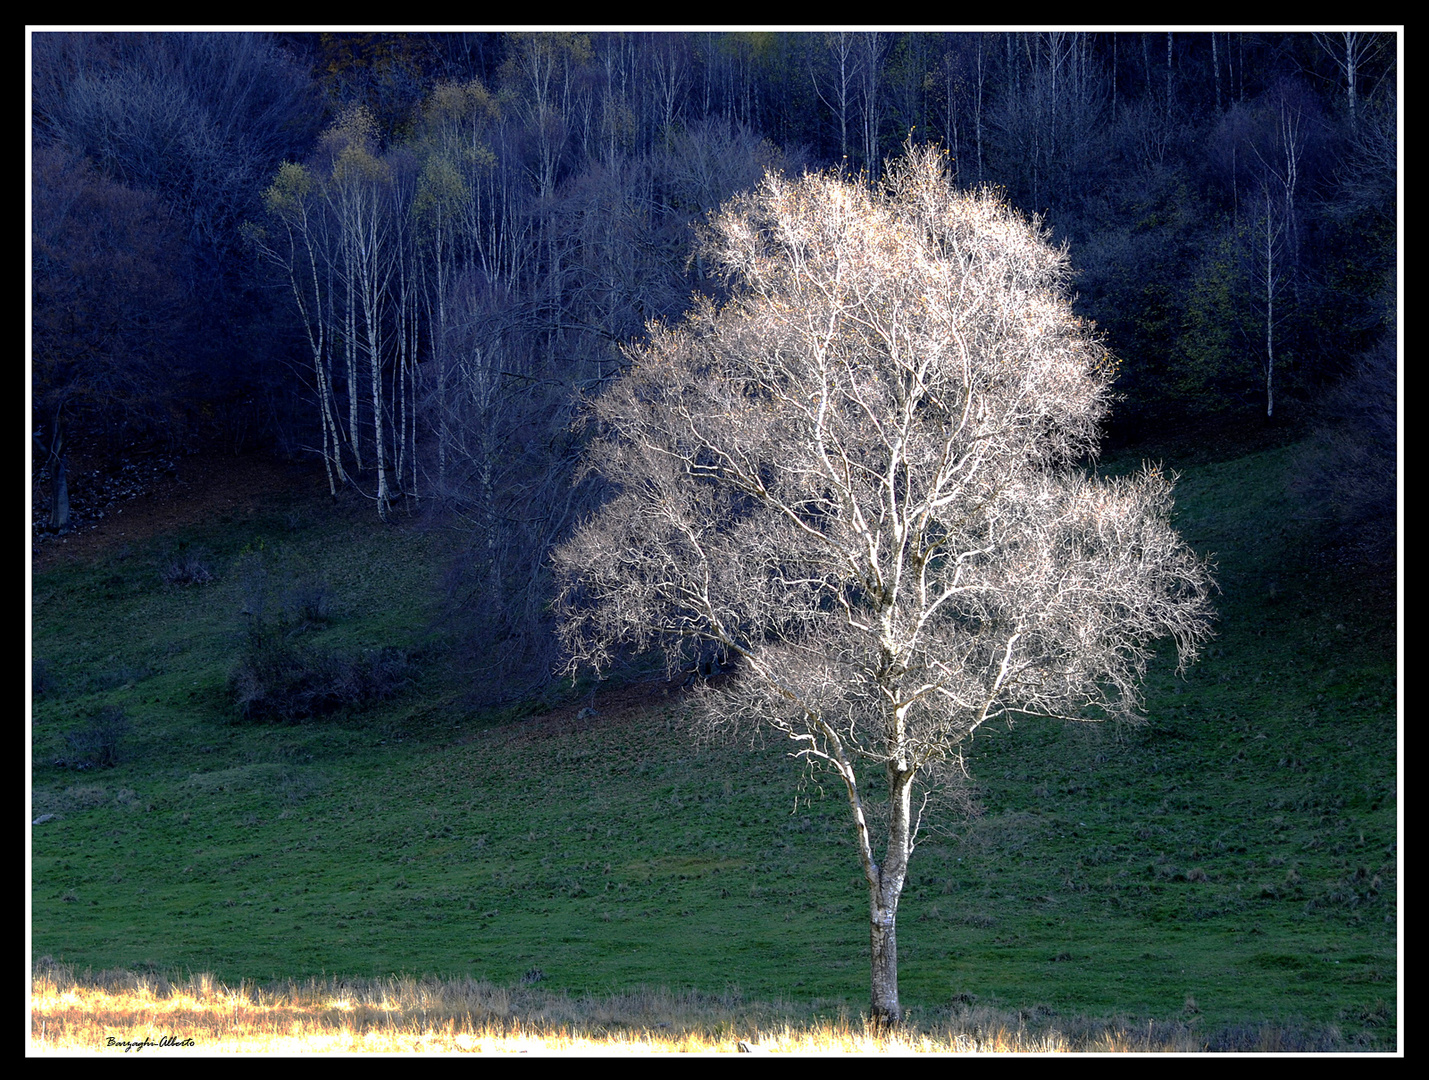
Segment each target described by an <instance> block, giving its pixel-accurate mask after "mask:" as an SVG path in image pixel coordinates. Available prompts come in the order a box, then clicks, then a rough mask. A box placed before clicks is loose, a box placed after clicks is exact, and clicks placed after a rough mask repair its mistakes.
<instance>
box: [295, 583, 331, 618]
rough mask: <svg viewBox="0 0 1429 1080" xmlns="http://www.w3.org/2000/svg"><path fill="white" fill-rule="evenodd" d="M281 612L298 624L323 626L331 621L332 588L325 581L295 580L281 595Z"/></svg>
mask: <svg viewBox="0 0 1429 1080" xmlns="http://www.w3.org/2000/svg"><path fill="white" fill-rule="evenodd" d="M283 613H284V615H285V616H287V618H288V619H289V621H291V622H294V623H297V624H298V625H300V626H325V625H327V624H328V623H329V622H331V621H332V589H331V588H330V587H329V586H328V584H327V582H325V581H321V580H317V579H309V580H306V581H299V582H295V583H294V584H293V585H291V586H290V587H289V588H288V591H287V593H286V594H285V595H284V597H283Z"/></svg>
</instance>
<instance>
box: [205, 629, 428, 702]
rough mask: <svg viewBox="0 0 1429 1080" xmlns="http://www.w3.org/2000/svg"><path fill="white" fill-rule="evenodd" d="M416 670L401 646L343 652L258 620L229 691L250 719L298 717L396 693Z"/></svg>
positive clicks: (234, 673) (232, 678)
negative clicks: (308, 642)
mask: <svg viewBox="0 0 1429 1080" xmlns="http://www.w3.org/2000/svg"><path fill="white" fill-rule="evenodd" d="M413 674H414V667H413V664H412V661H411V659H410V657H409V656H408V654H407V653H406V652H405V651H404V650H401V649H396V648H392V647H390V646H389V647H385V648H381V649H375V650H369V651H367V652H364V653H360V654H358V655H356V656H349V655H342V654H338V653H334V652H331V651H329V650H327V649H320V648H317V647H314V646H310V645H306V644H302V643H299V642H296V641H294V640H293V638H292V637H291V636H290V635H289V634H288V633H286V632H285V628H284V627H283V626H281V625H280V626H278V627H273V628H263V627H260V626H255V627H254V628H252V629H251V630H250V632H249V636H248V642H247V645H246V647H245V648H244V650H243V653H242V655H241V657H240V658H239V661H238V664H237V666H236V667H235V668H234V670H233V674H232V675H231V676H230V678H229V692H230V694H231V696H232V698H233V700H234V704H235V705H237V707H238V712H239V715H240V716H241V717H242V718H243V719H244V720H253V721H257V722H260V723H298V722H300V721H303V720H308V719H312V718H314V717H319V716H326V715H329V714H331V713H334V712H337V711H338V710H340V709H343V708H348V707H352V708H359V707H361V706H363V705H366V704H369V703H371V702H373V701H379V700H384V699H386V698H389V697H392V696H393V695H395V694H397V693H398V692H400V691H401V690H402V689H403V688H404V687H405V686H407V685H408V684H409V683H410V682H411V681H412V676H413Z"/></svg>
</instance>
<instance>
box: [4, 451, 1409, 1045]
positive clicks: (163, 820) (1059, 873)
mask: <svg viewBox="0 0 1429 1080" xmlns="http://www.w3.org/2000/svg"><path fill="white" fill-rule="evenodd" d="M1293 453H1294V449H1293V448H1272V449H1267V450H1262V451H1258V452H1256V453H1252V454H1249V455H1248V456H1245V457H1242V458H1240V459H1238V460H1235V461H1228V462H1218V463H1217V462H1211V463H1203V464H1197V465H1195V466H1194V467H1188V468H1187V470H1186V472H1185V475H1184V476H1183V478H1182V480H1181V483H1180V485H1179V488H1178V507H1179V511H1180V526H1181V528H1182V530H1183V532H1184V534H1185V535H1186V536H1187V538H1188V539H1189V540H1190V541H1191V542H1192V543H1193V544H1194V545H1195V546H1196V547H1197V549H1198V550H1202V551H1207V550H1209V551H1214V552H1215V553H1216V562H1217V563H1218V566H1219V580H1220V583H1221V587H1222V589H1223V596H1222V597H1221V598H1220V600H1219V602H1218V607H1219V611H1220V620H1219V623H1218V637H1217V639H1216V641H1215V642H1214V643H1213V644H1212V647H1211V649H1210V651H1209V654H1208V655H1207V656H1206V657H1205V659H1204V660H1203V661H1202V662H1201V663H1200V664H1199V665H1198V666H1197V667H1196V668H1195V669H1194V670H1193V671H1192V672H1191V674H1190V676H1189V678H1187V679H1177V678H1175V677H1174V676H1173V673H1172V672H1171V671H1170V670H1169V668H1164V667H1163V668H1159V669H1158V670H1157V671H1156V672H1155V674H1154V675H1153V678H1152V680H1151V682H1150V685H1149V686H1148V705H1149V715H1150V721H1151V722H1150V723H1149V724H1148V725H1146V726H1143V727H1139V728H1126V727H1122V728H1114V727H1097V726H1087V727H1071V726H1067V725H1063V724H1056V723H1041V722H1031V721H1029V722H1025V723H1021V724H1018V725H1017V726H1016V728H1015V729H1014V730H1011V731H1008V730H1007V729H1006V728H999V729H997V730H993V731H988V732H987V733H986V734H985V735H983V736H982V737H979V738H978V739H977V740H976V741H975V742H974V744H973V746H972V753H971V756H970V766H971V771H972V774H973V776H974V778H975V779H976V780H977V782H978V785H979V795H980V799H981V803H982V807H983V813H982V815H981V816H980V817H979V818H977V819H976V820H974V821H972V822H968V823H963V822H947V823H945V824H946V825H947V826H948V829H947V832H946V833H945V834H943V835H938V836H934V837H931V838H930V839H929V840H928V841H927V842H926V843H925V844H924V845H923V846H922V847H920V849H919V850H918V851H917V852H916V853H915V855H914V857H913V863H912V877H911V880H910V884H909V887H908V890H907V892H906V893H905V899H904V901H903V905H902V908H901V909H900V935H899V943H900V962H901V963H900V969H901V970H900V974H901V985H902V993H903V998H904V1001H905V1004H906V1005H907V1006H909V1007H911V1009H912V1010H913V1012H914V1013H915V1015H916V1014H920V1013H921V1014H925V1015H926V1014H931V1013H934V1012H937V1011H939V1010H945V1009H947V1008H949V1007H950V1006H953V1005H957V1004H959V1003H961V1004H962V1005H968V1004H972V1003H977V1004H978V1005H985V1006H993V1007H996V1008H1000V1009H1007V1010H1020V1011H1021V1013H1022V1015H1024V1016H1027V1017H1029V1018H1035V1017H1039V1016H1040V1017H1048V1016H1053V1015H1058V1016H1064V1017H1065V1016H1076V1015H1080V1016H1091V1017H1122V1018H1126V1019H1127V1020H1129V1021H1135V1020H1142V1021H1144V1020H1148V1019H1153V1018H1154V1019H1157V1020H1163V1021H1165V1020H1176V1021H1181V1022H1187V1023H1191V1024H1193V1025H1198V1026H1199V1027H1200V1028H1201V1029H1202V1030H1204V1031H1206V1032H1208V1033H1212V1032H1217V1031H1225V1030H1230V1029H1235V1028H1237V1027H1245V1026H1249V1027H1255V1026H1258V1025H1260V1024H1261V1023H1263V1022H1271V1023H1275V1024H1281V1025H1287V1026H1292V1027H1295V1026H1298V1027H1300V1028H1304V1029H1306V1030H1317V1031H1329V1032H1330V1033H1331V1034H1332V1035H1333V1034H1335V1033H1338V1038H1339V1039H1340V1040H1341V1041H1342V1044H1343V1045H1350V1046H1353V1045H1361V1046H1378V1047H1392V1046H1393V1045H1394V1039H1395V1023H1396V1011H1397V996H1396V987H1397V971H1396V938H1397V909H1396V887H1397V880H1396V862H1397V859H1396V843H1397V836H1396V808H1397V789H1396V773H1395V763H1396V752H1395V751H1396V746H1395V739H1396V731H1395V657H1394V627H1393V617H1394V609H1393V600H1392V592H1386V588H1392V584H1388V585H1387V583H1383V582H1375V581H1373V580H1368V581H1367V580H1365V579H1364V578H1363V577H1362V576H1360V574H1359V571H1358V570H1356V568H1354V567H1349V566H1342V565H1339V564H1337V563H1335V562H1334V561H1333V559H1329V558H1326V557H1324V556H1320V555H1316V554H1315V553H1314V549H1313V548H1312V547H1309V546H1307V545H1306V544H1305V542H1304V539H1303V537H1302V536H1301V534H1300V532H1299V530H1300V528H1301V526H1300V525H1299V524H1298V523H1297V522H1295V521H1294V513H1295V510H1294V504H1293V502H1292V500H1291V498H1290V496H1289V495H1288V493H1287V486H1286V483H1287V475H1288V471H1289V469H1290V464H1291V461H1292V458H1293ZM1130 464H1134V463H1130V462H1129V463H1127V467H1129V466H1130ZM1118 467H1121V466H1120V465H1119V464H1118V463H1112V464H1111V465H1110V466H1109V468H1110V469H1111V470H1113V471H1114V470H1115V469H1116V468H1118ZM441 567H442V552H441V548H440V542H439V538H437V537H435V536H433V535H430V534H426V533H423V532H421V531H419V530H417V529H416V528H414V527H400V526H399V527H395V528H385V527H380V526H378V525H377V524H376V523H375V522H369V521H367V520H366V518H365V517H363V516H361V515H360V514H358V513H354V514H351V515H344V514H334V513H333V512H331V511H330V510H328V509H327V508H325V507H322V506H318V505H312V506H310V505H308V504H306V503H305V502H304V501H303V500H302V499H298V498H296V497H294V498H289V499H286V500H278V501H275V502H273V503H272V504H271V505H270V506H269V507H268V508H267V509H265V511H264V512H262V513H260V514H257V515H252V516H247V517H239V518H236V519H234V520H232V521H229V522H227V523H219V524H216V525H215V526H214V527H212V528H208V529H192V530H189V531H187V532H184V533H182V534H170V535H165V536H162V537H160V538H157V539H155V540H152V541H149V542H147V543H144V544H138V543H136V544H134V545H133V546H132V547H131V548H129V549H122V550H111V551H109V552H107V553H106V554H104V555H102V556H101V557H99V558H98V559H96V560H94V561H90V562H85V563H82V564H70V565H63V566H57V567H55V568H53V569H50V570H46V571H45V572H43V573H39V574H37V575H36V577H35V581H34V605H33V652H34V656H35V667H34V671H35V678H36V685H37V692H36V696H35V701H34V706H33V710H32V718H33V722H32V730H33V735H32V739H33V770H32V786H33V792H32V814H31V816H32V817H39V816H41V815H46V814H48V815H51V816H50V818H49V819H48V820H47V821H45V822H44V823H43V824H40V825H35V826H34V827H33V829H32V842H31V857H32V890H31V896H32V904H33V912H32V922H31V930H32V944H33V954H34V956H35V957H37V958H38V957H41V956H48V957H51V958H52V959H53V960H54V961H56V962H61V963H66V964H72V965H78V966H81V967H83V966H90V967H93V968H96V969H100V968H118V967H123V968H129V969H133V970H139V971H144V970H148V971H193V972H200V971H201V972H211V973H213V974H214V975H216V976H217V977H218V978H220V979H223V980H230V981H237V980H240V979H250V980H259V981H262V980H282V979H288V980H291V979H304V978H312V977H324V976H328V977H330V976H333V975H338V976H352V977H376V976H386V975H389V974H393V973H398V974H410V975H417V976H422V975H433V976H441V977H458V976H459V977H468V976H469V977H471V978H475V979H485V980H489V981H490V982H492V983H496V984H501V985H517V984H522V983H525V984H528V985H532V986H539V987H541V988H542V989H545V990H551V991H570V992H571V993H574V994H582V993H593V994H611V993H618V992H623V991H627V990H629V989H631V988H635V987H639V986H641V985H645V986H662V987H670V988H673V989H675V990H677V991H685V990H694V991H699V992H702V993H711V994H724V995H726V996H728V994H729V993H730V992H732V991H737V992H738V994H740V995H742V996H743V997H744V998H745V999H747V1000H761V1001H769V1000H777V999H784V1000H790V1001H798V1002H801V1003H805V1004H807V1005H809V1006H811V1007H812V1008H814V1009H815V1010H816V1011H817V1010H826V1011H828V1012H829V1013H830V1014H834V1013H837V1011H838V1010H839V1009H841V1008H842V1009H845V1010H847V1009H849V1008H852V1009H853V1010H855V1011H857V1010H858V1009H860V1008H863V1007H866V1000H867V993H868V968H867V948H868V936H867V929H866V904H865V900H864V894H863V890H862V888H861V885H860V878H859V869H858V864H857V859H856V856H855V853H854V848H853V843H852V835H851V830H850V827H849V825H848V822H847V811H846V806H845V803H844V802H843V800H842V796H841V794H840V792H839V790H837V789H836V788H835V787H834V786H831V785H828V784H825V785H824V786H823V787H820V786H819V783H818V781H819V780H820V778H819V777H818V776H813V777H803V776H802V775H801V773H800V771H799V769H798V767H797V766H796V765H794V764H793V763H791V762H790V761H788V760H787V759H786V758H785V757H784V756H783V754H782V748H781V747H779V746H778V745H777V744H773V743H771V744H770V745H766V746H763V747H756V748H751V747H748V746H722V747H704V748H696V747H695V746H694V745H693V744H692V743H691V742H690V741H689V740H688V739H687V738H686V737H685V736H684V733H683V730H682V718H683V715H684V709H683V707H682V704H681V700H680V697H679V694H678V691H674V690H672V689H671V688H669V687H665V686H663V685H661V684H658V683H650V684H644V685H635V686H628V687H625V688H622V689H619V690H613V691H611V692H609V693H608V694H606V695H603V696H600V695H598V696H597V697H596V698H595V703H596V707H597V709H598V710H599V711H600V715H599V716H597V717H594V718H587V719H577V707H578V705H580V704H583V703H584V701H585V700H586V699H584V698H583V699H582V700H581V701H578V702H573V703H572V704H569V705H567V706H565V707H563V708H560V709H558V710H556V711H555V712H553V713H550V714H548V715H545V716H542V717H535V718H526V719H517V720H511V719H506V720H504V722H498V720H499V719H501V718H498V717H496V716H493V715H489V714H483V713H481V712H480V711H479V710H473V709H472V708H470V707H469V706H465V705H463V704H461V703H462V701H463V695H462V693H461V679H460V672H452V671H449V670H448V669H447V668H446V667H445V666H444V664H443V641H442V636H441V634H440V632H439V631H438V630H434V629H433V626H434V623H433V619H432V617H433V613H434V610H435V608H434V597H435V595H436V588H435V586H436V582H437V580H438V577H439V575H440V572H441ZM186 568H187V569H186ZM196 568H198V569H201V570H202V571H203V572H202V573H201V572H198V569H196ZM205 576H208V577H210V578H211V580H207V581H204V580H203V578H204V577H205ZM245 612H247V614H245ZM259 617H261V618H262V620H263V623H262V625H263V626H264V627H266V628H267V629H268V631H269V635H270V637H269V640H273V639H274V635H276V639H277V640H280V641H282V642H285V643H286V645H285V648H287V649H288V650H289V653H290V654H293V653H298V654H301V655H303V656H305V657H307V661H306V662H307V663H309V664H310V665H316V666H321V663H329V662H330V663H332V664H337V665H338V666H339V667H342V665H346V667H342V671H344V672H346V673H348V674H349V675H352V677H353V678H357V677H358V676H357V675H356V674H353V673H354V672H356V673H359V674H361V673H365V672H367V671H368V666H370V665H372V664H374V663H375V662H376V661H375V660H374V659H373V658H374V657H376V656H378V653H377V652H376V650H378V649H381V648H386V649H388V650H389V651H393V650H395V653H394V655H399V656H400V657H401V659H402V663H401V664H399V665H398V666H397V668H395V669H393V671H392V672H389V675H390V678H388V679H387V681H386V682H385V683H383V684H382V687H383V690H384V692H389V693H391V694H392V695H393V696H387V697H384V696H382V695H380V694H374V695H372V700H371V704H370V705H368V706H367V707H365V708H363V709H360V710H352V709H348V710H339V711H337V712H335V713H332V714H329V715H324V716H320V717H314V718H309V719H307V720H306V721H305V722H301V723H293V724H260V723H255V722H251V721H250V722H242V721H241V720H240V718H239V716H238V712H237V710H236V708H235V706H234V704H233V700H232V696H231V693H230V676H231V674H232V672H233V671H234V669H235V666H236V665H237V664H238V662H239V661H240V660H241V659H242V657H243V656H244V655H245V650H246V649H248V648H249V647H250V644H251V642H252V641H253V640H254V639H253V637H252V634H251V631H252V629H253V627H254V625H255V624H254V620H255V619H256V618H259ZM314 658H318V659H314ZM324 658H325V659H324ZM364 665H367V666H364ZM362 677H363V678H366V677H367V676H366V675H365V674H364V675H363V676H362ZM106 710H108V711H106ZM115 710H119V711H121V712H122V719H121V718H120V717H119V716H118V713H116V711H115ZM106 718H107V721H106ZM117 720H118V721H120V722H119V723H118V726H112V727H111V729H110V734H109V735H108V736H106V735H105V728H104V723H105V722H111V724H112V723H113V722H115V721H117ZM123 721H127V723H128V725H129V729H128V731H127V733H123V734H120V735H119V736H118V737H117V739H116V738H115V734H114V733H116V732H122V731H123ZM106 737H107V738H108V739H109V742H110V743H111V744H113V745H114V746H116V747H117V750H118V755H119V757H120V760H119V763H118V764H117V765H113V766H111V767H92V768H79V767H77V766H80V765H83V764H85V762H86V761H87V760H89V761H97V760H99V759H100V756H97V755H96V752H95V750H94V747H95V746H96V745H99V744H104V742H105V739H106ZM96 740H97V741H96ZM101 756H102V755H101ZM57 762H58V764H57ZM796 798H797V806H796Z"/></svg>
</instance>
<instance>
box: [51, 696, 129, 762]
mask: <svg viewBox="0 0 1429 1080" xmlns="http://www.w3.org/2000/svg"><path fill="white" fill-rule="evenodd" d="M129 730H130V724H129V718H128V717H127V716H125V715H124V710H123V709H121V708H119V707H118V706H117V705H106V706H104V708H102V709H100V710H99V712H97V713H96V714H95V715H94V716H92V717H90V719H89V723H88V724H86V725H85V726H84V727H82V728H80V729H78V730H77V731H71V732H69V733H68V734H67V735H65V743H66V744H67V745H68V747H69V757H67V758H60V759H59V760H58V761H56V762H55V764H56V765H60V766H63V767H66V768H70V769H96V768H98V769H103V768H109V767H110V766H113V765H118V764H119V762H120V761H121V760H122V754H121V752H120V743H121V742H122V741H123V739H124V736H126V735H127V734H129Z"/></svg>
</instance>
